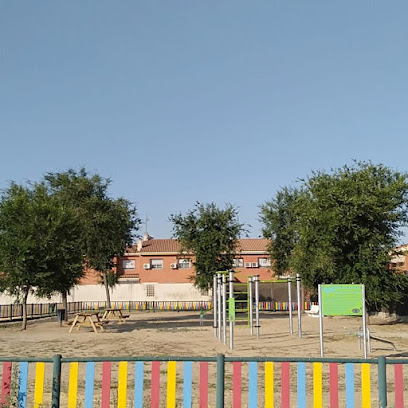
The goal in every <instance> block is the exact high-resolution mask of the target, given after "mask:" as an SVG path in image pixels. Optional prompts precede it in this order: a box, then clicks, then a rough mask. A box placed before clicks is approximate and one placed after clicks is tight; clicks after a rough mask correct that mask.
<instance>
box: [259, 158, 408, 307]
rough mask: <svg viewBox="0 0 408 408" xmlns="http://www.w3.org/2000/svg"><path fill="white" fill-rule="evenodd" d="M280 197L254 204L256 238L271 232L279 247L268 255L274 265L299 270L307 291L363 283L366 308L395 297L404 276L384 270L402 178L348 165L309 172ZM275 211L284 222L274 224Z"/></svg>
mask: <svg viewBox="0 0 408 408" xmlns="http://www.w3.org/2000/svg"><path fill="white" fill-rule="evenodd" d="M286 193H287V191H286V192H285V191H283V192H281V193H280V195H279V193H278V196H277V198H276V199H275V200H273V201H271V202H269V203H267V204H266V205H264V206H263V207H262V211H263V212H262V214H263V221H264V223H265V230H264V233H271V232H272V233H274V234H275V239H276V240H277V243H278V249H279V246H280V242H282V241H283V242H285V243H286V244H287V247H285V248H286V249H285V250H284V251H281V252H279V250H276V251H274V250H273V254H274V257H275V259H276V262H277V264H278V263H279V264H280V265H284V266H289V268H290V269H291V270H293V271H295V272H296V273H300V275H301V276H302V278H303V282H304V283H305V285H306V286H308V287H310V288H316V287H317V285H318V284H319V283H364V284H365V285H366V292H367V300H368V301H369V305H370V307H371V308H373V309H379V308H381V307H382V306H387V307H389V308H390V307H393V304H394V303H395V302H398V301H399V300H400V299H401V297H402V293H403V292H404V291H406V289H407V288H408V284H407V277H406V276H403V275H398V274H396V273H395V272H394V271H392V270H390V268H389V262H390V251H391V250H392V248H393V247H395V245H396V242H397V239H398V237H399V234H400V232H399V228H400V227H401V226H404V225H406V224H407V221H408V216H407V198H408V183H407V175H406V174H403V173H399V172H393V171H392V170H390V169H389V168H387V167H385V166H383V165H373V164H371V163H365V162H362V163H355V164H354V165H353V166H351V167H349V166H344V167H342V168H340V169H336V170H332V172H331V173H324V172H313V173H312V175H311V177H310V178H308V179H307V180H305V181H304V182H303V185H302V186H301V189H299V190H297V191H296V192H294V191H292V192H291V194H290V195H289V196H287V195H286ZM282 197H283V198H284V199H282ZM289 202H290V205H288V203H289ZM281 213H284V214H285V216H286V219H289V220H290V222H288V223H286V224H285V223H284V222H282V221H281V222H277V221H276V220H277V219H279V220H281V218H279V217H280V215H279V214H281ZM278 259H279V260H278Z"/></svg>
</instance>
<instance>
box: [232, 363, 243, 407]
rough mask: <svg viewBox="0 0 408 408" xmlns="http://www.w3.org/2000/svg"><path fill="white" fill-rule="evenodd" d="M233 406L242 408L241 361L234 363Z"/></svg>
mask: <svg viewBox="0 0 408 408" xmlns="http://www.w3.org/2000/svg"><path fill="white" fill-rule="evenodd" d="M232 407H233V408H241V362H240V361H234V362H233V363H232Z"/></svg>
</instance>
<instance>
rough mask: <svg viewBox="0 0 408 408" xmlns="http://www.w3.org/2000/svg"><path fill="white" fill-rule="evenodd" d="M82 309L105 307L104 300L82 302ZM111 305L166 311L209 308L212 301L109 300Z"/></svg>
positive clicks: (131, 308) (129, 308) (126, 308)
mask: <svg viewBox="0 0 408 408" xmlns="http://www.w3.org/2000/svg"><path fill="white" fill-rule="evenodd" d="M82 303H83V310H97V309H103V308H105V307H106V302H104V301H101V302H82ZM111 307H114V308H117V309H124V310H155V311H160V310H163V311H165V310H168V311H189V310H209V309H211V307H212V302H208V301H157V302H156V301H127V302H116V301H115V302H111Z"/></svg>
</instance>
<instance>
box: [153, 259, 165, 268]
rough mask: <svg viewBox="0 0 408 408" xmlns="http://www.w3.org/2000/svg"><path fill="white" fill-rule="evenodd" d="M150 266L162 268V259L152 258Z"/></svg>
mask: <svg viewBox="0 0 408 408" xmlns="http://www.w3.org/2000/svg"><path fill="white" fill-rule="evenodd" d="M150 266H151V268H152V269H163V259H152V260H151V261H150Z"/></svg>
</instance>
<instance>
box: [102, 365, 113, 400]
mask: <svg viewBox="0 0 408 408" xmlns="http://www.w3.org/2000/svg"><path fill="white" fill-rule="evenodd" d="M110 386H111V362H110V361H104V362H103V363H102V402H101V408H109V407H110Z"/></svg>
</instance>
